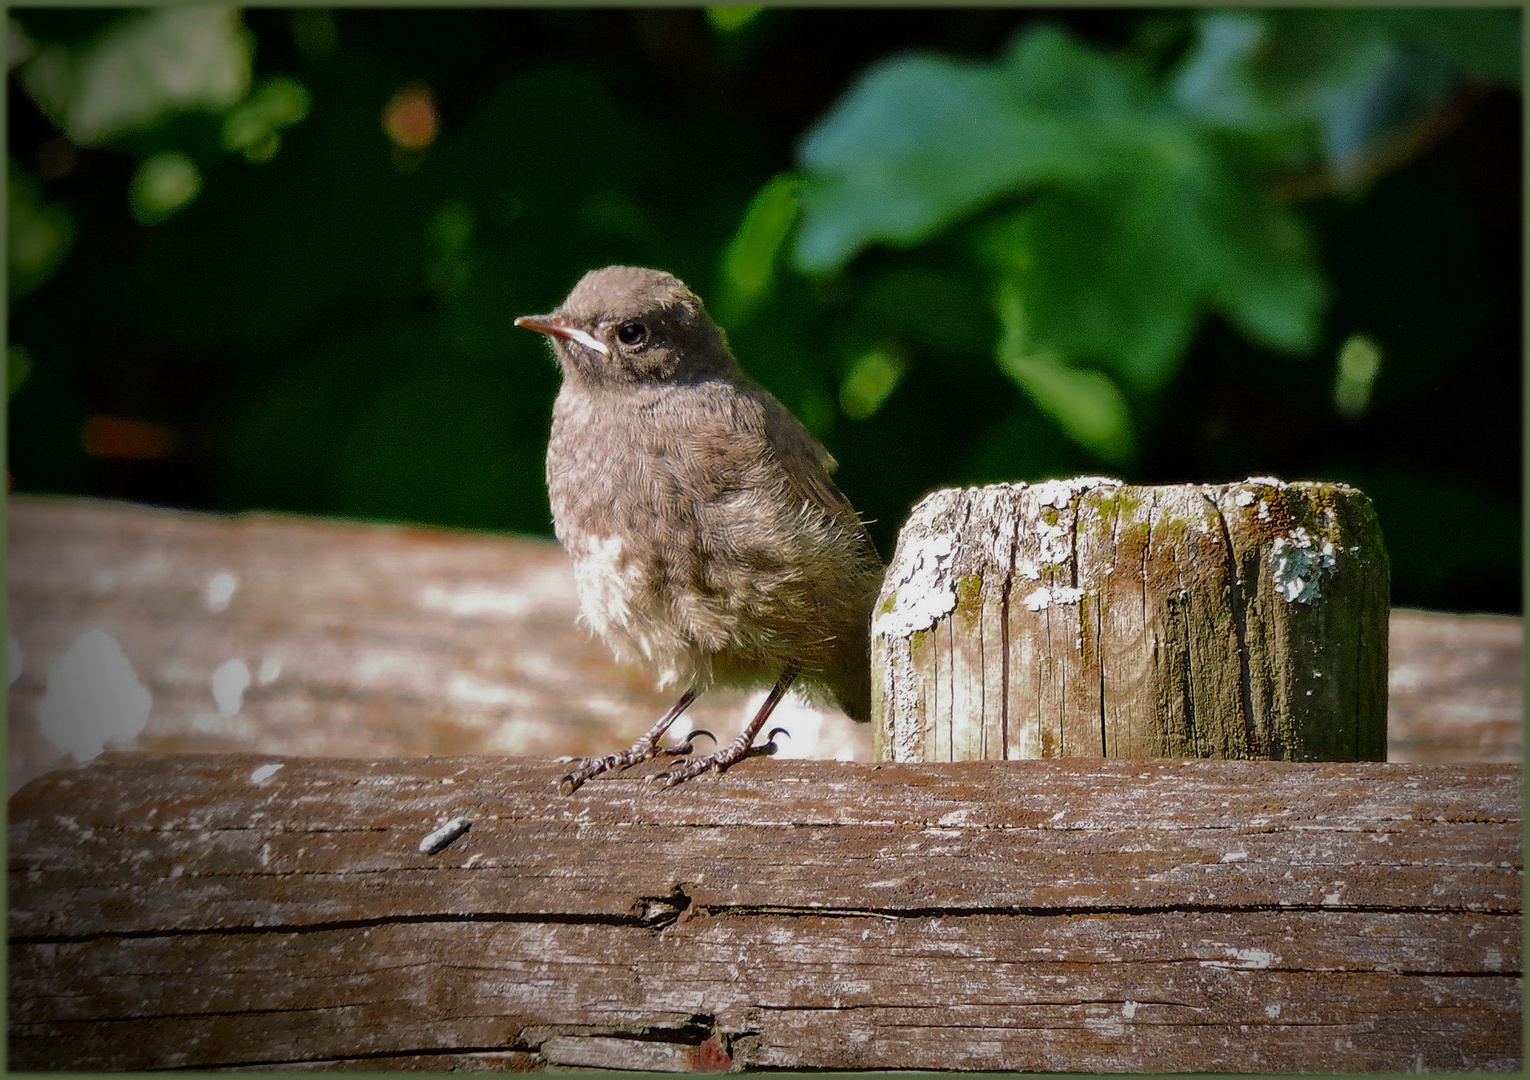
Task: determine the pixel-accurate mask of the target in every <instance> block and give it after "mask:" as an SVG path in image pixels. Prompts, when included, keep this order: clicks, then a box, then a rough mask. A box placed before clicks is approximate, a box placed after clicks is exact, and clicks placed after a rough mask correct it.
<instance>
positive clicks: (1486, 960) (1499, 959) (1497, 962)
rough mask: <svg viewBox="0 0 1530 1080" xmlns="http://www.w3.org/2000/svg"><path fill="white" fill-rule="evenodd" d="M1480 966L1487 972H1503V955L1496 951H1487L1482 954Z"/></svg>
mask: <svg viewBox="0 0 1530 1080" xmlns="http://www.w3.org/2000/svg"><path fill="white" fill-rule="evenodd" d="M1482 966H1483V967H1485V968H1487V969H1488V970H1489V971H1502V970H1503V953H1501V952H1499V951H1498V950H1497V949H1488V950H1486V951H1485V952H1484V953H1483V957H1482Z"/></svg>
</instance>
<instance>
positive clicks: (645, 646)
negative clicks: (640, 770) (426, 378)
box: [515, 266, 882, 794]
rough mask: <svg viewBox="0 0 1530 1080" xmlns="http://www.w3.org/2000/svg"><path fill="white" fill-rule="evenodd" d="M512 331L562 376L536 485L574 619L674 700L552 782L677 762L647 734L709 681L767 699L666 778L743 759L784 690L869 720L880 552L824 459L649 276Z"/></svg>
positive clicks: (719, 335) (608, 283) (597, 277)
mask: <svg viewBox="0 0 1530 1080" xmlns="http://www.w3.org/2000/svg"><path fill="white" fill-rule="evenodd" d="M515 323H516V325H517V326H524V327H527V328H528V329H531V330H536V331H538V332H540V333H543V334H546V335H547V337H548V339H549V341H550V342H551V343H552V349H553V353H554V355H555V356H556V357H557V360H558V364H559V366H560V367H561V368H562V371H563V387H562V389H561V391H560V392H559V394H558V398H557V402H556V403H555V404H554V406H553V420H552V437H551V439H550V440H549V442H548V446H547V491H548V495H549V497H550V499H551V502H552V512H553V526H554V530H555V531H556V533H557V535H558V539H559V541H561V542H562V544H563V546H564V548H565V549H567V551H568V553H569V555H570V556H571V557H572V559H573V563H574V580H575V583H576V585H577V587H578V591H579V604H580V609H581V612H582V615H583V617H584V620H585V621H586V622H587V623H588V624H589V625H590V627H591V628H593V629H594V630H595V632H596V633H597V634H599V635H600V637H601V638H602V639H604V640H605V642H606V644H607V645H609V646H610V647H611V649H612V651H613V652H614V653H615V654H616V656H617V657H618V658H619V659H622V660H629V661H636V662H638V663H641V664H644V665H646V666H647V667H649V668H650V669H652V670H653V671H654V672H655V673H656V674H657V675H658V678H659V685H660V687H665V686H679V687H683V688H684V693H683V694H682V695H681V697H680V699H679V700H678V701H677V702H676V703H675V705H674V706H673V707H672V708H671V709H670V710H669V711H668V712H667V713H665V714H664V715H663V716H662V717H660V718H659V720H658V722H657V723H655V724H654V725H653V727H652V728H650V729H649V730H648V732H647V733H646V734H645V735H644V736H643V737H642V738H640V739H638V741H637V742H635V743H634V744H633V745H632V746H631V747H629V748H628V749H626V750H624V751H622V752H620V753H617V754H611V755H609V756H607V757H604V758H598V759H586V760H585V761H583V762H581V764H580V767H579V768H577V769H575V770H574V771H573V772H572V773H570V774H568V775H567V776H565V777H563V779H562V781H561V782H560V784H559V787H560V790H561V791H562V792H563V793H564V794H571V793H572V792H573V791H574V790H575V789H577V788H578V787H579V786H580V785H581V784H583V783H584V782H585V781H586V780H588V779H590V778H591V777H593V776H597V775H599V774H600V773H603V772H605V771H607V770H609V769H615V768H625V767H627V766H629V765H633V764H636V763H637V762H640V761H645V760H647V759H648V758H651V757H654V756H656V755H658V754H674V753H688V752H689V750H690V746H689V743H688V742H687V743H684V744H681V745H680V746H677V747H661V746H660V743H659V740H660V739H661V738H662V737H663V735H664V732H665V731H666V730H667V729H668V728H669V726H670V725H671V724H672V723H674V721H675V719H676V718H677V717H678V716H679V715H680V714H681V713H682V712H684V711H685V709H686V707H687V706H689V705H690V704H691V702H693V701H694V700H695V699H696V697H697V695H698V694H700V693H702V692H703V691H704V690H706V689H707V687H709V686H711V685H712V684H714V683H742V684H750V683H758V684H768V685H770V686H771V690H770V694H769V695H768V696H767V697H766V699H765V701H764V703H763V704H762V705H761V706H760V709H759V711H758V713H757V714H756V715H755V717H754V719H753V720H751V721H750V722H749V725H748V726H747V727H746V728H745V729H744V730H743V732H742V733H741V734H740V735H739V736H738V738H737V739H735V740H734V741H733V742H731V743H729V744H728V745H726V746H723V747H720V748H719V749H718V750H717V751H716V752H714V753H712V754H709V755H707V756H705V757H700V758H693V759H691V760H689V761H687V762H685V763H684V764H681V765H678V766H676V767H673V768H671V769H670V770H669V771H668V772H666V773H664V774H662V775H663V779H664V780H665V781H666V782H667V783H669V784H676V783H679V782H680V781H682V780H686V779H689V778H690V777H693V776H697V775H699V774H701V773H703V772H706V771H707V770H709V769H711V770H715V771H717V772H721V771H722V770H724V769H726V768H728V767H729V766H730V765H733V764H734V763H736V762H738V761H740V760H742V759H743V758H744V757H746V756H747V755H748V754H749V751H750V747H751V746H752V745H753V744H754V739H755V736H756V735H757V734H758V733H759V731H760V729H761V728H762V727H763V726H764V725H765V721H766V720H767V719H768V718H769V716H770V714H771V711H772V710H773V709H774V708H775V707H776V705H777V703H778V702H779V701H780V700H781V698H782V696H783V695H784V694H785V693H786V691H787V689H788V688H789V687H790V686H791V685H792V683H793V681H797V682H798V683H799V685H800V686H802V688H804V689H805V690H807V691H808V693H809V695H810V696H814V697H817V698H819V699H820V700H827V701H829V702H831V703H832V704H834V705H837V706H838V707H839V708H841V709H843V710H844V711H845V712H846V713H847V714H849V715H850V716H851V717H853V718H854V719H856V720H862V721H864V720H869V719H870V718H871V671H870V660H869V655H868V636H869V632H870V621H871V607H872V603H873V602H874V600H875V598H876V595H877V591H878V589H879V588H880V586H881V580H882V563H881V560H880V559H879V558H878V557H877V552H876V548H875V547H873V546H872V543H871V538H870V537H869V536H868V535H867V534H866V528H865V526H864V525H863V524H862V523H861V520H860V518H859V517H857V516H856V513H855V511H854V510H853V509H851V507H850V504H849V502H848V501H846V499H845V497H844V495H842V494H840V491H839V489H838V488H837V487H835V486H834V482H833V481H832V480H830V479H829V472H830V471H831V470H832V469H833V468H834V466H835V462H834V459H833V458H832V457H830V456H829V453H828V451H826V450H825V449H824V448H823V447H822V446H820V445H819V444H818V442H817V440H815V439H814V438H813V436H811V435H810V434H808V432H807V429H805V428H804V427H803V426H802V425H801V424H800V423H798V422H797V420H796V418H795V417H793V416H792V415H791V413H790V412H788V411H787V410H786V407H785V406H783V405H782V404H781V403H780V402H779V401H777V400H776V399H775V398H774V397H772V396H771V395H770V394H769V393H768V392H767V391H765V390H764V389H763V388H762V387H760V386H759V385H758V384H756V383H755V382H753V381H752V380H751V379H750V378H749V377H748V376H747V375H745V374H744V372H743V371H742V370H741V369H740V368H739V366H738V362H737V361H736V360H734V358H733V353H732V352H731V351H730V350H729V347H728V342H727V339H726V338H725V337H724V335H723V332H722V330H721V329H720V328H719V327H718V326H717V324H716V323H714V322H713V321H712V320H711V318H710V317H708V315H707V313H706V309H705V308H704V307H703V306H702V303H701V301H700V300H699V299H698V298H697V297H696V295H695V294H694V293H692V292H691V291H690V290H689V289H687V288H686V287H685V285H683V284H682V283H681V282H680V281H679V280H678V279H677V278H675V277H674V276H672V275H670V274H667V273H664V272H662V271H659V270H644V269H639V268H636V267H629V266H608V267H606V268H605V269H603V270H592V271H590V272H589V273H588V274H586V275H584V277H583V278H581V279H580V280H579V283H578V284H577V285H575V286H574V290H573V291H572V292H571V293H569V295H568V299H567V300H565V301H564V302H563V304H562V305H561V306H560V307H559V308H558V309H557V310H556V311H553V312H552V313H551V314H548V315H526V316H522V317H521V318H519V319H516V320H515Z"/></svg>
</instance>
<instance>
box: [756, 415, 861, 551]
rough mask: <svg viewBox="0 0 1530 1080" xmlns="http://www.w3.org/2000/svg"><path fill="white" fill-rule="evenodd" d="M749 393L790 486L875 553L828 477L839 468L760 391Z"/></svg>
mask: <svg viewBox="0 0 1530 1080" xmlns="http://www.w3.org/2000/svg"><path fill="white" fill-rule="evenodd" d="M750 389H751V390H754V391H755V393H753V394H751V395H750V396H751V397H754V398H755V399H756V400H757V401H759V403H760V405H761V406H763V409H764V417H763V420H764V424H765V437H766V440H767V441H768V442H769V444H770V446H771V448H772V449H773V450H774V451H775V454H776V456H777V458H778V459H779V460H780V462H781V466H782V468H784V469H785V470H786V474H787V476H788V477H789V478H790V479H791V482H792V486H793V487H795V488H796V489H797V491H798V492H799V493H800V494H801V495H802V497H803V498H805V499H807V500H808V501H809V502H810V503H812V504H813V505H814V506H817V507H819V508H820V509H822V510H824V511H825V512H826V513H828V514H830V515H832V516H833V517H834V518H836V519H838V520H839V521H840V522H841V523H843V525H844V526H845V527H846V528H847V529H850V530H851V531H852V532H853V533H858V534H859V535H860V537H861V539H862V541H864V543H865V545H866V548H867V550H868V551H871V552H875V551H876V547H875V546H874V545H873V544H872V542H871V536H870V534H868V533H867V532H866V526H865V524H864V523H863V522H862V521H861V519H860V515H858V514H857V513H856V512H855V508H854V507H852V506H851V505H850V500H849V499H846V498H845V496H844V493H843V492H841V491H840V490H839V488H838V487H836V486H835V484H834V481H833V480H831V479H830V478H829V474H830V473H831V472H833V471H834V470H835V469H836V468H838V467H839V462H837V461H835V460H834V456H833V455H832V454H830V453H829V452H828V451H827V450H825V449H824V448H823V446H822V445H821V444H820V443H819V442H818V440H817V439H815V438H813V436H812V435H811V434H810V433H809V432H808V430H807V428H805V427H803V426H802V424H801V422H800V421H799V420H798V419H797V418H796V417H795V416H793V415H792V414H791V412H790V411H788V410H787V408H786V406H785V405H782V404H781V403H780V402H779V401H777V400H776V399H775V398H774V397H772V396H771V395H770V393H769V392H768V391H766V390H764V389H763V388H759V387H751V388H750Z"/></svg>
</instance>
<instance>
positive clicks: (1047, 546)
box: [872, 477, 1389, 761]
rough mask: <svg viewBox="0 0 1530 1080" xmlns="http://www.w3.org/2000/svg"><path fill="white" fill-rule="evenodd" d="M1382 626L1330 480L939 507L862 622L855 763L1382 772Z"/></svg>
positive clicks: (1380, 586)
mask: <svg viewBox="0 0 1530 1080" xmlns="http://www.w3.org/2000/svg"><path fill="white" fill-rule="evenodd" d="M1388 613H1389V609H1388V570H1387V557H1386V551H1385V548H1384V547H1383V546H1382V542H1381V532H1380V529H1379V527H1378V525H1377V522H1376V515H1375V511H1374V510H1373V508H1372V507H1371V504H1370V501H1369V500H1368V499H1367V498H1366V497H1365V496H1364V495H1363V494H1362V493H1361V492H1359V491H1357V490H1356V489H1354V488H1351V487H1347V486H1345V485H1343V484H1329V483H1306V482H1304V483H1290V484H1287V483H1283V482H1282V481H1279V480H1274V479H1271V478H1268V477H1258V478H1253V479H1249V480H1245V481H1242V482H1241V483H1233V484H1221V485H1176V486H1169V487H1134V486H1129V485H1126V484H1122V483H1121V482H1120V481H1117V480H1108V479H1103V478H1098V477H1083V478H1078V479H1074V480H1062V481H1049V482H1047V483H1043V484H997V485H993V486H989V487H983V488H968V489H965V490H956V489H947V490H942V491H937V492H935V493H934V494H932V495H930V496H929V497H928V498H926V499H925V500H924V501H922V502H921V503H920V504H919V505H918V506H917V507H915V508H914V512H913V514H912V515H911V517H910V519H909V522H908V524H907V525H905V526H904V529H903V532H902V535H901V536H900V538H899V542H898V550H897V553H896V554H895V556H894V558H893V562H892V565H891V566H890V567H889V568H888V572H887V579H886V582H885V584H884V585H883V590H882V595H881V597H880V598H879V600H878V603H877V608H876V614H875V616H874V619H873V624H872V682H873V725H874V730H873V738H874V740H875V746H876V755H875V756H876V758H877V760H881V761H963V760H974V759H998V758H1041V757H1065V756H1104V757H1159V756H1162V757H1212V758H1244V759H1250V758H1265V759H1273V760H1288V761H1298V760H1300V761H1314V760H1318V761H1353V760H1384V759H1385V757H1386V745H1387V742H1386V709H1387V681H1386V672H1387V619H1388Z"/></svg>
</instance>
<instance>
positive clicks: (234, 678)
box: [212, 659, 250, 717]
mask: <svg viewBox="0 0 1530 1080" xmlns="http://www.w3.org/2000/svg"><path fill="white" fill-rule="evenodd" d="M249 688H250V666H249V665H248V664H246V663H245V662H244V661H243V660H239V659H234V660H230V661H228V662H227V663H225V664H224V665H223V666H221V667H220V668H218V670H217V671H215V672H213V677H212V694H213V700H214V701H216V702H217V703H218V712H219V713H221V714H222V715H223V716H225V717H228V716H236V715H238V713H239V710H240V709H241V708H243V707H244V692H245V691H246V690H248V689H249Z"/></svg>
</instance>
